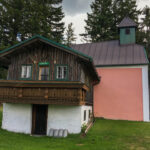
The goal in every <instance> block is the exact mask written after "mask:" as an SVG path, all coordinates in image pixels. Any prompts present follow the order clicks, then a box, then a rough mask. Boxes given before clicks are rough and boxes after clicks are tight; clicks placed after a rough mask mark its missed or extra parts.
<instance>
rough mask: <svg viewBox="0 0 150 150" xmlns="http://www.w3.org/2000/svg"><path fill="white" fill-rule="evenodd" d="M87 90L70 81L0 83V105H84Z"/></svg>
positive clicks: (83, 86)
mask: <svg viewBox="0 0 150 150" xmlns="http://www.w3.org/2000/svg"><path fill="white" fill-rule="evenodd" d="M88 90H89V88H88V87H87V86H86V85H85V84H83V83H81V82H70V81H18V80H17V81H16V80H15V81H14V80H1V81H0V102H1V103H25V104H60V105H84V104H85V103H86V91H88Z"/></svg>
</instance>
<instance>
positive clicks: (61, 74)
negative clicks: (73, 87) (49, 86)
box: [56, 66, 68, 80]
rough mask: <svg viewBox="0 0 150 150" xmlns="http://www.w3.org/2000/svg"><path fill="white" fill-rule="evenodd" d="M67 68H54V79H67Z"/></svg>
mask: <svg viewBox="0 0 150 150" xmlns="http://www.w3.org/2000/svg"><path fill="white" fill-rule="evenodd" d="M67 73H68V67H67V66H56V79H60V80H63V79H67V78H68V75H67Z"/></svg>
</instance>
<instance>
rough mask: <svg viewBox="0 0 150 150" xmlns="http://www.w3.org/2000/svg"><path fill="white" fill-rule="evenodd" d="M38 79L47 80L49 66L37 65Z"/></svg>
mask: <svg viewBox="0 0 150 150" xmlns="http://www.w3.org/2000/svg"><path fill="white" fill-rule="evenodd" d="M39 80H43V81H47V80H49V66H40V67H39Z"/></svg>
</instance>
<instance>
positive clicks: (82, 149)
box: [0, 108, 150, 150]
mask: <svg viewBox="0 0 150 150" xmlns="http://www.w3.org/2000/svg"><path fill="white" fill-rule="evenodd" d="M1 120H2V108H0V125H1ZM0 150H150V123H143V122H129V121H112V120H103V119H96V122H95V124H94V126H93V127H92V128H91V129H90V131H89V132H88V134H87V136H86V137H84V138H83V137H80V135H69V137H68V138H64V139H55V138H50V137H32V136H30V135H24V134H17V133H12V132H7V131H5V130H2V129H0Z"/></svg>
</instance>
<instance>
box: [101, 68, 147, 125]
mask: <svg viewBox="0 0 150 150" xmlns="http://www.w3.org/2000/svg"><path fill="white" fill-rule="evenodd" d="M101 68H103V69H104V68H106V69H107V68H112V69H113V68H142V89H143V91H142V92H143V121H145V122H147V121H150V105H149V80H148V65H139V66H114V67H101Z"/></svg>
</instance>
